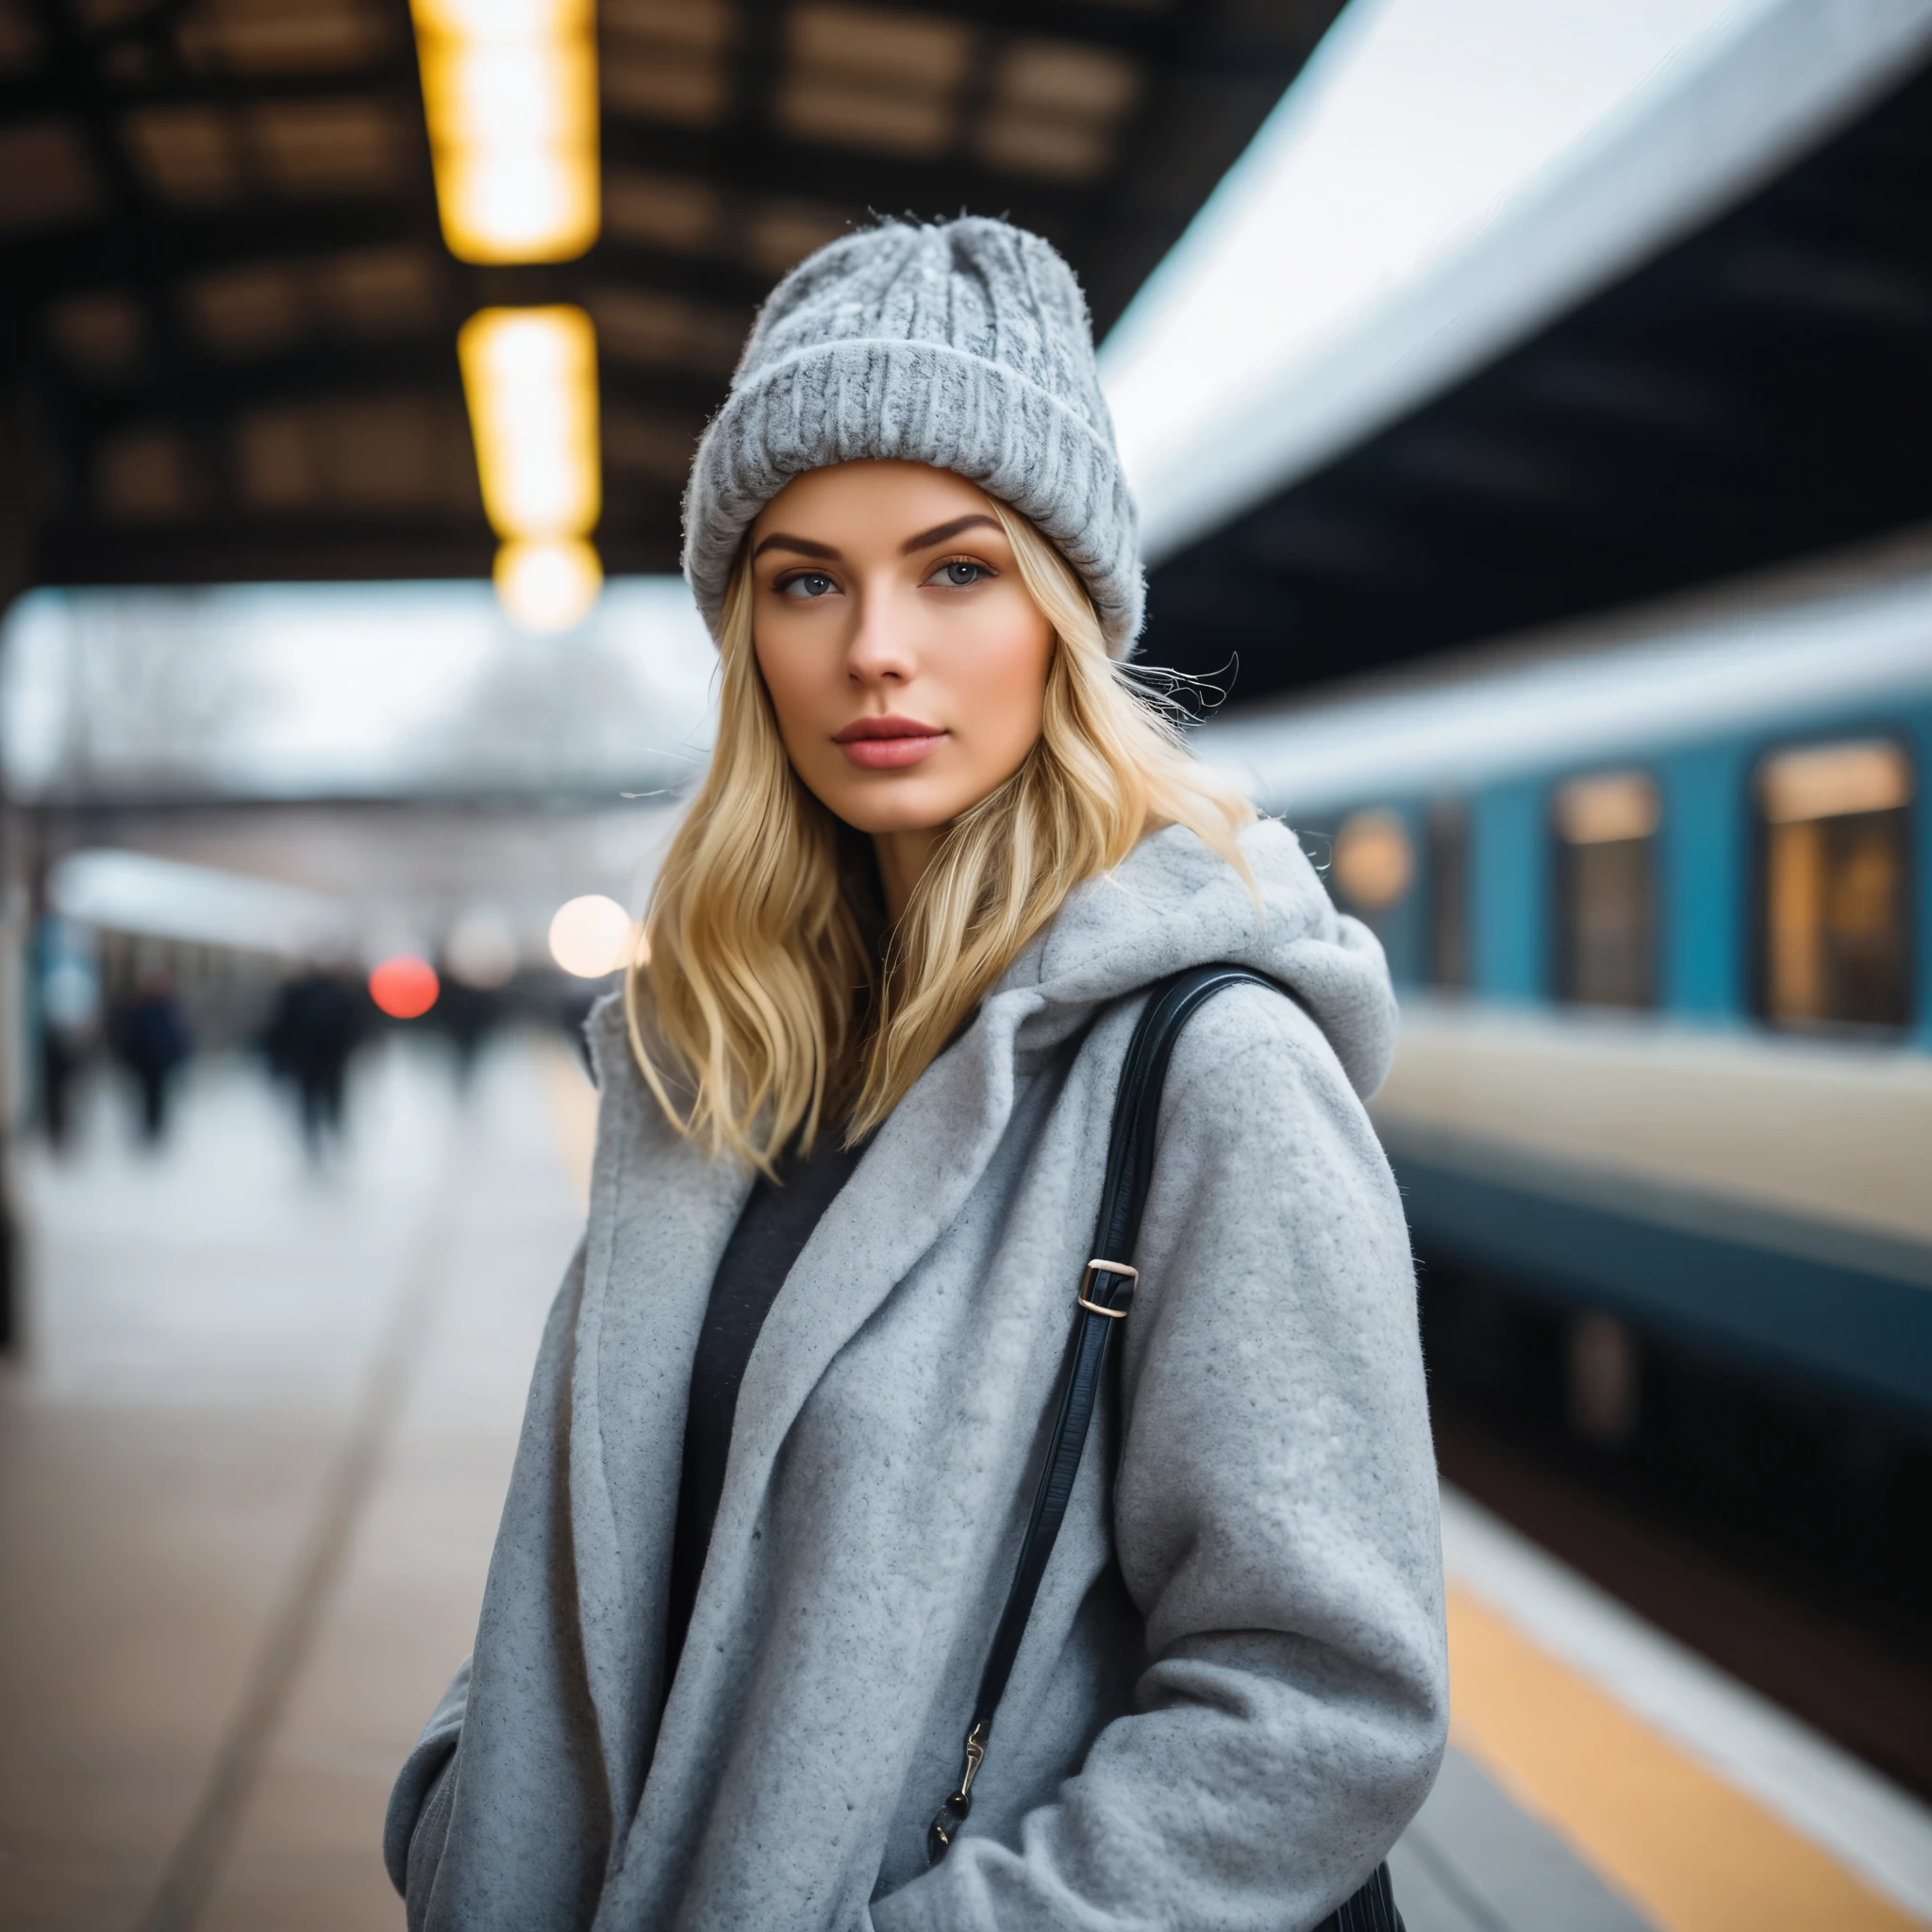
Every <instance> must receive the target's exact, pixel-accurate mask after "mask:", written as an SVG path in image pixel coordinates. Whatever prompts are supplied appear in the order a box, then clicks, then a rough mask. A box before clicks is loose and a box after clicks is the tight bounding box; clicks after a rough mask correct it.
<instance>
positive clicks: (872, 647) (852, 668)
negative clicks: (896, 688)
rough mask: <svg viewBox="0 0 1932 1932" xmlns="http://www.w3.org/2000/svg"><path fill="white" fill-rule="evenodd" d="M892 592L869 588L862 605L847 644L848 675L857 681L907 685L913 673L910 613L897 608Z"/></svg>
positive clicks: (860, 598)
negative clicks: (855, 625) (856, 624)
mask: <svg viewBox="0 0 1932 1932" xmlns="http://www.w3.org/2000/svg"><path fill="white" fill-rule="evenodd" d="M894 604H895V600H894V598H893V597H892V595H891V592H890V591H886V590H883V589H881V590H878V591H871V590H868V591H864V592H862V593H861V595H860V597H859V604H858V628H857V629H856V630H855V631H854V632H853V634H852V641H851V642H850V643H849V644H847V646H846V647H845V671H846V675H847V676H848V677H850V678H851V679H852V680H853V682H854V683H856V684H880V683H885V684H903V683H904V682H905V681H906V680H907V679H908V678H909V677H910V676H911V675H912V673H913V668H914V658H913V652H912V649H911V645H910V641H909V640H910V632H911V625H910V624H909V623H908V621H907V620H908V613H907V612H905V611H900V610H897V609H895V608H894Z"/></svg>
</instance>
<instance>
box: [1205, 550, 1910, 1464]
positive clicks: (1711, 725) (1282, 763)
mask: <svg viewBox="0 0 1932 1932" xmlns="http://www.w3.org/2000/svg"><path fill="white" fill-rule="evenodd" d="M1202 748H1203V752H1204V755H1205V756H1207V757H1208V758H1212V759H1214V760H1216V761H1221V762H1226V763H1230V764H1232V765H1234V766H1236V767H1238V768H1240V769H1241V770H1242V771H1243V772H1244V773H1245V774H1246V776H1247V778H1248V781H1249V783H1250V784H1251V785H1252V787H1253V788H1254V792H1255V795H1256V796H1257V798H1259V799H1261V800H1262V801H1264V802H1265V804H1266V805H1267V806H1268V808H1270V809H1272V810H1274V811H1276V812H1279V813H1280V814H1282V815H1283V816H1285V817H1286V818H1287V819H1288V820H1289V822H1290V823H1291V824H1294V825H1295V826H1296V827H1297V829H1298V830H1300V831H1301V832H1302V834H1303V836H1304V839H1305V840H1306V841H1307V842H1308V844H1309V846H1310V849H1311V851H1312V852H1313V853H1314V855H1315V856H1316V858H1317V859H1318V862H1321V863H1324V864H1325V865H1326V867H1327V876H1328V878H1329V881H1330V886H1331V890H1332V891H1334V893H1335V895H1336V897H1337V899H1338V900H1339V901H1340V902H1341V904H1342V905H1343V906H1345V907H1346V908H1349V909H1350V910H1352V911H1355V912H1357V913H1358V914H1360V915H1361V916H1362V917H1363V918H1365V919H1366V920H1368V921H1369V922H1370V923H1371V924H1373V925H1374V927H1375V928H1376V930H1377V931H1378V932H1379V933H1380V935H1381V937H1382V939H1383V941H1384V944H1385V945H1386V946H1387V948H1388V952H1389V956H1390V959H1391V966H1392V968H1393V970H1394V973H1395V975H1396V978H1397V981H1398V983H1399V985H1400V987H1401V990H1402V993H1403V998H1404V1007H1405V1020H1404V1032H1403V1040H1402V1045H1401V1048H1400V1051H1399V1054H1398V1057H1397V1061H1396V1066H1395V1070H1394V1072H1393V1074H1392V1075H1391V1079H1390V1081H1389V1083H1388V1085H1387V1087H1386V1089H1385V1090H1384V1092H1383V1093H1382V1095H1381V1096H1380V1097H1379V1098H1378V1100H1377V1102H1376V1104H1375V1115H1376V1120H1377V1124H1378V1125H1379V1127H1380V1130H1381V1132H1382V1134H1383V1136H1384V1139H1385V1143H1386V1145H1387V1146H1388V1149H1389V1151H1390V1154H1391V1158H1392V1160H1393V1162H1394V1164H1395V1167H1396V1171H1397V1174H1398V1177H1399V1178H1400V1180H1401V1183H1402V1186H1403V1190H1404V1192H1405V1195H1406V1197H1407V1204H1408V1209H1409V1214H1410V1220H1411V1224H1412V1226H1413V1228H1414V1232H1415V1237H1416V1241H1417V1245H1418V1249H1419V1252H1420V1253H1421V1254H1422V1255H1423V1257H1424V1261H1425V1262H1430V1261H1435V1262H1438V1263H1444V1262H1446V1263H1448V1264H1451V1265H1460V1266H1467V1267H1473V1268H1478V1269H1482V1270H1487V1271H1490V1272H1491V1273H1492V1274H1495V1275H1497V1276H1499V1277H1501V1278H1506V1279H1507V1280H1510V1281H1514V1282H1518V1283H1522V1284H1524V1285H1525V1286H1527V1287H1529V1288H1531V1289H1532V1290H1533V1291H1534V1292H1536V1293H1537V1294H1539V1295H1541V1296H1543V1297H1546V1298H1548V1299H1550V1300H1552V1301H1554V1302H1555V1303H1556V1304H1557V1305H1558V1306H1560V1307H1563V1308H1565V1309H1567V1310H1568V1311H1570V1315H1571V1323H1572V1336H1573V1341H1574V1347H1573V1350H1572V1357H1573V1358H1572V1362H1571V1377H1570V1379H1571V1385H1572V1388H1571V1402H1572V1407H1573V1410H1574V1411H1579V1415H1578V1419H1579V1421H1580V1423H1581V1424H1582V1426H1583V1427H1584V1429H1585V1432H1586V1433H1596V1434H1599V1435H1600V1436H1602V1437H1604V1438H1606V1439H1607V1438H1611V1437H1613V1436H1614V1435H1615V1434H1616V1432H1617V1429H1618V1428H1619V1426H1620V1422H1619V1412H1618V1411H1619V1405H1620V1403H1624V1404H1626V1403H1627V1400H1628V1397H1627V1394H1626V1393H1625V1392H1624V1391H1626V1389H1627V1384H1628V1380H1629V1377H1628V1375H1627V1374H1624V1372H1623V1371H1621V1370H1620V1368H1619V1350H1620V1348H1622V1347H1623V1346H1624V1344H1623V1343H1622V1342H1620V1341H1619V1337H1620V1336H1623V1335H1624V1334H1626V1333H1627V1332H1628V1331H1631V1330H1634V1331H1636V1332H1638V1333H1641V1334H1644V1335H1654V1336H1660V1337H1665V1338H1669V1339H1671V1340H1672V1341H1673V1342H1674V1343H1675V1344H1677V1345H1681V1346H1684V1347H1688V1348H1689V1349H1691V1350H1692V1351H1694V1352H1696V1353H1697V1354H1699V1355H1700V1356H1702V1357H1705V1358H1707V1359H1716V1360H1718V1361H1721V1362H1724V1363H1728V1364H1733V1365H1735V1366H1737V1367H1738V1368H1739V1369H1740V1370H1741V1371H1743V1372H1745V1373H1747V1374H1752V1375H1756V1376H1765V1377H1769V1378H1770V1379H1771V1380H1772V1381H1774V1382H1775V1383H1781V1384H1783V1385H1785V1386H1788V1387H1795V1388H1797V1389H1799V1390H1802V1391H1817V1392H1820V1393H1823V1394H1825V1395H1827V1396H1830V1397H1834V1398H1836V1399H1839V1400H1842V1401H1847V1402H1849V1403H1850V1404H1852V1405H1853V1406H1855V1407H1858V1408H1860V1409H1864V1410H1867V1411H1869V1412H1872V1413H1874V1414H1886V1415H1889V1416H1890V1417H1891V1418H1892V1419H1894V1420H1896V1421H1901V1422H1904V1423H1905V1424H1907V1426H1908V1427H1909V1428H1912V1429H1913V1430H1914V1431H1916V1430H1917V1429H1918V1428H1920V1427H1923V1426H1924V1424H1927V1423H1928V1422H1932V947H1928V946H1927V945H1926V944H1925V942H1924V908H1925V907H1926V905H1927V904H1928V903H1932V824H1928V820H1927V803H1926V774H1927V773H1928V771H1932V545H1927V544H1918V545H1910V546H1905V547H1902V548H1896V549H1894V550H1892V551H1891V552H1890V553H1889V554H1887V555H1885V556H1883V557H1878V558H1864V559H1861V560H1859V561H1857V563H1856V564H1854V565H1851V566H1846V567H1842V568H1838V569H1831V570H1823V571H1814V572H1812V573H1809V574H1807V575H1799V576H1792V577H1786V578H1784V579H1782V580H1779V581H1776V582H1772V583H1765V584H1760V585H1757V586H1753V587H1747V588H1745V589H1742V590H1732V591H1725V592H1723V593H1720V594H1714V595H1707V596H1705V597H1703V598H1700V599H1699V600H1697V601H1695V602H1691V603H1685V604H1682V605H1679V606H1676V607H1674V608H1667V609H1658V610H1655V611H1652V612H1648V613H1643V614H1640V615H1638V616H1635V617H1624V618H1620V619H1618V620H1616V621H1614V622H1612V623H1598V624H1595V625H1591V626H1586V627H1574V628H1571V629H1569V630H1567V631H1565V632H1564V633H1562V634H1559V635H1553V636H1549V637H1545V638H1542V639H1540V640H1535V641H1530V642H1528V643H1525V644H1522V645H1515V646H1510V647H1507V648H1505V649H1503V650H1500V651H1494V652H1490V653H1486V654H1483V655H1480V656H1473V657H1471V658H1466V659H1463V660H1461V661H1459V662H1457V663H1455V664H1453V665H1450V666H1448V667H1447V668H1444V667H1443V666H1441V664H1440V663H1439V664H1438V665H1437V666H1436V667H1434V668H1433V669H1432V670H1431V671H1430V672H1429V673H1428V674H1427V675H1425V676H1424V677H1419V678H1412V679H1409V680H1407V681H1405V682H1403V683H1400V684H1391V683H1385V684H1382V685H1380V686H1378V687H1374V688H1371V689H1368V690H1365V691H1361V692H1359V693H1357V694H1354V695H1349V696H1344V697H1341V698H1338V699H1335V700H1333V701H1330V702H1327V703H1324V704H1321V705H1318V706H1311V707H1308V706H1305V707H1303V708H1297V709H1294V710H1284V711H1279V712H1276V713H1274V714H1272V715H1270V714H1258V715H1257V714H1251V715H1249V716H1247V717H1245V718H1240V719H1230V720H1228V721H1226V722H1225V723H1221V724H1209V725H1208V726H1207V727H1206V728H1205V730H1204V732H1203V747H1202Z"/></svg>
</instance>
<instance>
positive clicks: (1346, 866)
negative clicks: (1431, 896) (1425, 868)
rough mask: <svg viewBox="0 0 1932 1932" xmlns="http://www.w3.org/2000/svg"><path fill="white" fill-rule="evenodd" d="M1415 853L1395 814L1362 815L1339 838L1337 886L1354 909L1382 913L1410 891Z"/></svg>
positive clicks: (1347, 822) (1344, 823)
mask: <svg viewBox="0 0 1932 1932" xmlns="http://www.w3.org/2000/svg"><path fill="white" fill-rule="evenodd" d="M1414 876H1415V851H1414V848H1413V847H1412V846H1411V845H1410V843H1409V838H1408V831H1407V827H1406V826H1405V825H1404V824H1403V823H1402V821H1401V820H1400V819H1399V818H1398V817H1396V815H1395V814H1394V813H1393V812H1392V811H1358V812H1354V813H1352V814H1351V815H1350V816H1349V817H1348V818H1346V819H1344V820H1343V821H1342V824H1341V830H1340V831H1339V832H1337V833H1336V835H1335V882H1336V884H1337V885H1339V886H1340V887H1341V891H1342V896H1343V897H1344V898H1345V899H1347V900H1348V902H1349V904H1350V905H1352V906H1358V907H1361V908H1364V909H1365V910H1367V911H1370V912H1380V911H1382V910H1384V909H1385V908H1388V907H1391V906H1392V905H1394V904H1395V902H1396V901H1397V900H1398V899H1400V898H1401V897H1402V895H1403V894H1404V893H1405V892H1406V891H1408V887H1409V881H1410V880H1411V879H1413V878H1414Z"/></svg>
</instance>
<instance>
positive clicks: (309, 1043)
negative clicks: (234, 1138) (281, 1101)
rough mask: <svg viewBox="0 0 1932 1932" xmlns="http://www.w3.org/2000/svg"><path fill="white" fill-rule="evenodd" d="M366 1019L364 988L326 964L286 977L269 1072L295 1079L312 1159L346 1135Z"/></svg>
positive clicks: (269, 1036) (269, 1038) (271, 1031)
mask: <svg viewBox="0 0 1932 1932" xmlns="http://www.w3.org/2000/svg"><path fill="white" fill-rule="evenodd" d="M365 1021H366V1015H365V1013H364V1011H363V1002H362V996H361V991H360V989H359V988H358V987H356V986H353V985H351V984H350V982H349V981H348V980H347V979H346V978H344V977H343V976H342V975H341V974H339V973H334V972H331V971H329V970H328V969H327V968H325V967H321V966H317V967H313V968H311V969H310V970H308V972H306V973H302V974H297V975H296V976H295V977H294V978H293V979H290V980H286V981H284V982H283V985H282V990H281V992H280V994H279V995H278V996H277V998H276V1001H275V1013H274V1015H273V1016H272V1017H271V1019H270V1021H269V1024H268V1031H267V1033H266V1035H265V1036H264V1038H263V1041H262V1044H263V1047H264V1049H265V1051H266V1053H267V1056H268V1063H269V1071H270V1072H271V1073H273V1074H276V1075H277V1076H278V1077H280V1078H282V1079H286V1080H289V1081H291V1082H292V1083H293V1086H294V1089H295V1096H296V1104H297V1106H298V1108H299V1109H300V1113H301V1119H302V1141H303V1144H304V1145H305V1146H306V1147H307V1148H308V1156H309V1158H310V1159H311V1160H320V1159H321V1158H323V1155H324V1153H325V1149H326V1147H327V1145H328V1143H329V1142H330V1141H337V1142H340V1141H341V1133H342V1097H343V1094H344V1092H345V1091H346V1089H347V1085H348V1074H349V1061H350V1058H352V1057H353V1056H354V1054H355V1051H356V1048H357V1047H358V1045H359V1044H360V1042H361V1040H362V1036H363V1033H364V1031H365Z"/></svg>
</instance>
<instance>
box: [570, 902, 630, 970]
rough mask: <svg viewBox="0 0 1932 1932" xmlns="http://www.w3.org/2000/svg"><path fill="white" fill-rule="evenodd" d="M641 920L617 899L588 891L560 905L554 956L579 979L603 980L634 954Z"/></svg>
mask: <svg viewBox="0 0 1932 1932" xmlns="http://www.w3.org/2000/svg"><path fill="white" fill-rule="evenodd" d="M636 929H637V923H636V922H635V921H634V920H633V919H632V918H631V916H630V914H629V913H628V912H626V911H625V909H624V908H623V907H622V906H620V905H619V904H618V903H617V901H616V900H615V899H608V898H606V897H605V896H604V894H603V893H602V892H587V893H585V894H584V896H583V897H582V898H579V899H572V900H570V901H568V902H567V903H566V904H564V905H562V906H559V907H558V908H557V916H556V917H555V918H554V919H552V920H551V922H550V957H551V958H553V959H555V960H556V961H557V963H558V965H559V966H561V967H562V968H563V970H564V971H565V972H566V973H570V974H575V976H576V977H577V978H579V979H602V978H603V977H604V976H605V975H606V974H610V973H615V972H616V971H617V970H618V969H619V968H620V967H621V966H623V965H625V963H626V962H627V961H628V959H629V958H630V957H631V948H632V945H633V943H634V940H633V935H634V934H635V932H636Z"/></svg>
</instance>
